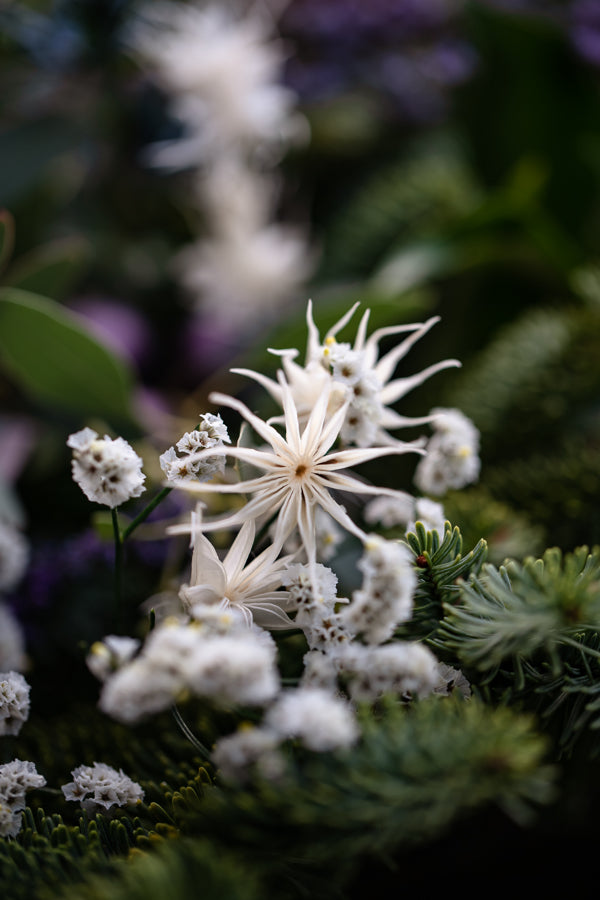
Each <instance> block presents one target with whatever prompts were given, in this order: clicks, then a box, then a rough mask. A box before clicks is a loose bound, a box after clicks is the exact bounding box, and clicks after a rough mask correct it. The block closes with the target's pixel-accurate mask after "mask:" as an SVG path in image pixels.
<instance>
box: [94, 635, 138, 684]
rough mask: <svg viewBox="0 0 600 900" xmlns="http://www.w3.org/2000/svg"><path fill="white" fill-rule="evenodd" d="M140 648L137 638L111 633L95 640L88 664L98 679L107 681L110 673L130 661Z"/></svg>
mask: <svg viewBox="0 0 600 900" xmlns="http://www.w3.org/2000/svg"><path fill="white" fill-rule="evenodd" d="M139 648H140V641H139V640H138V639H137V638H132V637H128V636H127V635H120V634H109V635H107V636H106V637H104V638H103V639H102V640H101V641H94V643H93V644H92V646H91V647H90V650H89V653H88V655H87V657H86V664H87V667H88V669H89V670H90V672H91V673H92V675H94V676H95V677H96V678H97V679H98V681H106V679H107V678H108V677H109V675H112V674H113V672H116V671H117V669H120V668H121V666H123V665H125V663H128V662H130V661H131V660H132V659H133V657H134V656H135V655H136V653H137V652H138V650H139Z"/></svg>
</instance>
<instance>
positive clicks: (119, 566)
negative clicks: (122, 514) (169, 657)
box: [110, 508, 123, 631]
mask: <svg viewBox="0 0 600 900" xmlns="http://www.w3.org/2000/svg"><path fill="white" fill-rule="evenodd" d="M110 512H111V515H112V524H113V534H114V537H115V580H114V586H115V587H114V590H115V623H117V625H118V624H120V619H121V612H122V607H121V577H122V573H123V539H122V536H121V529H120V527H119V514H118V512H117V510H116V508H113V509H111V511H110ZM117 631H118V628H117Z"/></svg>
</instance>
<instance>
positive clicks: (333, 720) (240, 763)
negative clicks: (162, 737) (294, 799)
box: [213, 685, 360, 781]
mask: <svg viewBox="0 0 600 900" xmlns="http://www.w3.org/2000/svg"><path fill="white" fill-rule="evenodd" d="M359 737H360V731H359V727H358V723H357V721H356V717H355V715H354V711H353V709H352V707H351V705H350V703H349V702H348V701H347V700H346V699H345V698H344V697H342V696H341V695H340V694H336V693H334V692H333V691H330V690H328V689H326V688H322V687H319V686H313V685H305V686H300V687H298V688H295V689H287V690H284V691H282V692H281V693H280V694H279V696H278V697H277V699H276V700H275V702H274V703H272V704H271V705H270V706H269V708H268V709H267V711H266V713H265V716H264V719H263V722H262V723H261V724H260V725H258V726H253V727H252V726H245V727H242V728H240V729H239V730H238V731H237V732H235V733H234V734H230V735H226V736H225V737H222V738H220V739H219V740H217V742H216V743H215V747H214V751H213V759H214V762H215V764H216V765H217V766H218V768H219V771H220V774H221V775H222V777H223V778H225V779H226V780H230V781H244V780H245V779H246V778H247V777H248V776H249V775H250V774H251V773H252V772H253V771H257V772H259V773H260V774H261V775H262V776H263V777H264V778H267V779H269V780H271V781H276V780H277V779H278V778H279V777H280V776H281V775H282V773H283V772H284V770H285V764H284V760H283V757H282V756H281V754H280V751H279V748H280V747H281V745H282V744H283V743H284V742H285V741H288V740H296V741H298V742H299V743H301V744H302V745H303V746H304V747H306V748H307V749H309V750H314V751H316V752H326V751H328V750H344V749H347V748H349V747H351V746H352V745H353V744H355V743H356V742H357V741H358V739H359Z"/></svg>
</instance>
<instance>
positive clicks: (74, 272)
mask: <svg viewBox="0 0 600 900" xmlns="http://www.w3.org/2000/svg"><path fill="white" fill-rule="evenodd" d="M89 251H90V248H89V244H88V242H87V241H85V240H83V239H82V238H80V237H77V236H74V237H69V238H64V239H62V240H57V241H52V242H51V243H48V244H45V245H44V246H43V247H39V248H36V249H35V250H32V251H31V252H30V253H27V254H25V255H24V256H22V257H20V258H19V259H18V260H17V262H15V263H14V264H13V265H12V266H11V267H10V269H9V271H8V272H7V273H6V276H5V278H4V281H5V283H6V284H8V285H10V286H11V287H16V288H20V289H21V290H23V291H30V292H31V293H33V294H39V293H43V294H44V295H45V296H49V297H52V298H53V299H54V300H60V299H62V298H64V297H67V296H68V294H69V291H70V290H71V288H72V287H73V285H74V284H75V283H76V281H77V279H78V278H79V276H80V274H81V272H82V270H83V269H84V267H85V265H86V264H87V262H88V260H89V258H90V252H89Z"/></svg>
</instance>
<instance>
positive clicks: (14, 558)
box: [0, 518, 30, 591]
mask: <svg viewBox="0 0 600 900" xmlns="http://www.w3.org/2000/svg"><path fill="white" fill-rule="evenodd" d="M29 557H30V548H29V541H28V540H27V538H26V537H25V535H24V534H23V532H22V531H21V529H20V528H18V527H17V526H16V525H15V524H14V523H13V522H12V521H11V520H8V519H6V520H4V519H2V518H0V591H11V590H12V589H13V588H15V587H16V586H17V585H18V583H19V582H20V580H21V578H22V577H23V575H24V574H25V571H26V569H27V565H28V563H29Z"/></svg>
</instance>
